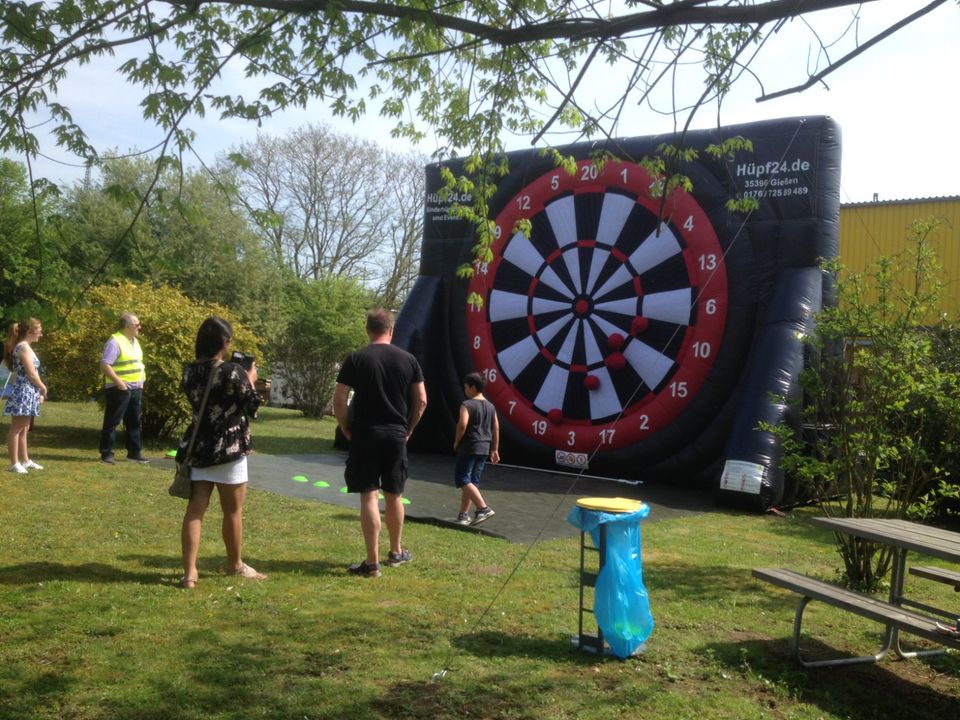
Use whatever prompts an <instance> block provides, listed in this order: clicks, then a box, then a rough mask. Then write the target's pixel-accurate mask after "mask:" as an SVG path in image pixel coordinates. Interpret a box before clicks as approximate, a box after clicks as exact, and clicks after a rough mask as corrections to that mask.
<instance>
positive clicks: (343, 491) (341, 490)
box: [340, 487, 347, 495]
mask: <svg viewBox="0 0 960 720" xmlns="http://www.w3.org/2000/svg"><path fill="white" fill-rule="evenodd" d="M340 492H342V493H343V494H344V495H346V494H347V489H346V488H345V487H342V488H340Z"/></svg>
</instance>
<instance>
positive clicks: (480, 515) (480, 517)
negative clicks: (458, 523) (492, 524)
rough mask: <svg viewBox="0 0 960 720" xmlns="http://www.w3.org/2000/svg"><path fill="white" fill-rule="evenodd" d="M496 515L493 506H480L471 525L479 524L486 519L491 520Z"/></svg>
mask: <svg viewBox="0 0 960 720" xmlns="http://www.w3.org/2000/svg"><path fill="white" fill-rule="evenodd" d="M494 515H496V513H495V512H494V511H493V508H492V507H485V508H480V509H479V510H477V511H476V512H475V513H474V514H473V522H472V523H470V524H471V525H479V524H480V523H482V522H483V521H484V520H489V519H490V518H492V517H493V516H494Z"/></svg>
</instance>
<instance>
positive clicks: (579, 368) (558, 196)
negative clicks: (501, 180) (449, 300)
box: [467, 160, 727, 452]
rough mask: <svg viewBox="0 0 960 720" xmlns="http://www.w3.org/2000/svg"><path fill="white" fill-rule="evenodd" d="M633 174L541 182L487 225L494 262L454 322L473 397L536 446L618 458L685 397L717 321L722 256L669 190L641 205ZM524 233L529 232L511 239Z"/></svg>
mask: <svg viewBox="0 0 960 720" xmlns="http://www.w3.org/2000/svg"><path fill="white" fill-rule="evenodd" d="M651 184H652V180H651V178H650V176H649V175H648V174H647V173H646V172H645V171H644V170H643V169H642V168H641V167H640V166H638V165H635V164H632V163H626V162H607V163H606V164H605V165H604V166H603V167H602V169H598V168H597V166H595V165H594V164H593V163H592V162H591V161H589V160H587V161H581V162H580V163H579V165H578V168H577V172H576V174H574V175H570V174H568V173H567V172H566V171H564V170H560V169H557V170H554V171H551V172H548V173H546V174H544V175H542V176H541V177H539V178H537V179H536V180H535V181H533V182H532V183H530V184H529V185H527V186H526V187H524V188H523V189H522V190H520V192H518V193H517V194H516V195H515V196H514V197H513V198H512V199H511V200H510V201H508V202H507V204H506V205H505V206H504V207H503V209H502V210H501V211H500V213H499V214H498V215H497V217H496V229H495V237H496V238H497V240H496V242H495V244H494V246H493V260H492V261H491V262H490V263H488V264H485V265H481V266H479V267H478V268H477V270H478V271H477V273H476V274H475V275H474V277H473V278H472V279H471V282H470V288H469V290H470V292H472V293H477V295H479V296H480V297H482V298H483V300H484V302H483V305H482V306H480V305H471V306H469V307H468V310H467V330H468V333H469V338H470V348H471V353H472V359H473V363H474V366H475V367H476V369H477V371H478V372H480V373H482V374H483V375H484V376H485V377H486V380H487V389H486V391H485V395H486V396H487V397H488V398H490V400H491V401H492V402H493V403H494V405H495V406H496V407H497V410H498V411H499V413H500V418H501V421H502V422H508V423H510V424H511V425H513V426H515V427H516V428H517V429H518V430H519V431H520V432H523V433H524V434H526V435H528V436H530V437H532V438H534V439H535V440H536V441H537V442H539V443H543V444H546V445H548V446H551V447H554V448H556V449H562V450H569V451H575V452H594V451H596V450H600V451H605V450H613V449H618V448H624V447H628V446H630V445H633V444H635V443H637V442H640V441H642V440H644V439H647V438H649V437H652V436H653V435H655V434H656V433H657V432H658V431H660V430H662V429H663V428H665V427H667V426H668V425H670V424H671V423H672V422H673V421H675V420H676V418H677V417H678V416H679V415H680V414H681V413H682V412H683V411H684V409H685V408H686V407H687V405H688V404H689V403H690V401H691V400H692V399H693V398H694V397H696V395H697V393H698V391H699V390H700V388H701V386H702V385H703V383H704V380H705V379H706V377H707V374H708V373H709V370H710V368H711V366H712V364H713V362H714V359H715V358H716V355H717V353H718V351H719V347H720V343H721V340H722V338H723V333H724V324H725V322H726V315H727V276H726V268H725V265H724V258H723V249H722V247H721V244H720V242H719V240H718V239H717V235H716V232H715V231H714V229H713V227H712V225H711V224H710V222H709V220H708V219H707V217H706V215H705V213H704V212H703V211H702V210H701V208H700V206H699V205H698V204H697V202H696V201H695V200H694V199H693V198H692V197H691V196H690V195H689V194H687V193H685V192H683V191H682V190H677V191H674V192H673V193H672V194H671V195H669V196H668V198H667V199H666V201H665V202H662V201H661V200H660V199H659V198H651V197H650V190H649V188H650V187H651ZM521 221H529V233H525V232H523V231H521V229H520V228H521V227H522V226H523V224H521Z"/></svg>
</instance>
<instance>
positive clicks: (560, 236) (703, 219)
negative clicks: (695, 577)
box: [394, 117, 840, 510]
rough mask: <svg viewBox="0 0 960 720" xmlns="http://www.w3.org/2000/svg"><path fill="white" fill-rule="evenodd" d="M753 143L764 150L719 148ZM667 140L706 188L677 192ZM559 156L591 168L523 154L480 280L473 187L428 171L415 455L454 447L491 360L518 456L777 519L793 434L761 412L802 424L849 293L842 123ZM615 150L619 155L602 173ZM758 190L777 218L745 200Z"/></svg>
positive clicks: (513, 159) (768, 126) (410, 324)
mask: <svg viewBox="0 0 960 720" xmlns="http://www.w3.org/2000/svg"><path fill="white" fill-rule="evenodd" d="M735 136H742V137H743V138H746V139H748V140H750V141H751V142H752V144H753V149H752V151H749V152H747V151H741V152H738V153H737V154H736V157H734V158H733V159H729V158H724V159H714V158H713V157H712V156H711V155H710V153H708V152H707V147H708V146H710V145H716V144H719V143H721V142H722V141H723V140H724V139H728V138H731V137H735ZM661 144H670V145H681V144H682V146H683V147H684V148H691V149H694V150H696V151H697V156H698V158H697V159H696V160H694V161H692V162H689V163H686V164H685V165H684V166H682V167H681V168H680V169H679V171H680V172H682V173H683V174H684V175H686V176H687V177H689V179H690V181H691V182H692V189H690V191H689V192H687V191H684V190H682V189H678V190H675V191H674V192H672V193H671V194H670V195H668V197H667V199H666V201H663V200H661V199H659V198H657V197H656V196H655V193H652V190H651V183H652V179H651V177H650V176H649V175H648V174H647V172H646V171H645V170H644V169H643V168H642V167H641V166H640V165H639V164H637V161H639V160H640V159H641V158H644V157H652V156H654V155H656V154H657V152H658V148H659V147H660V146H661ZM559 150H560V152H562V153H563V154H565V155H571V156H573V157H575V158H576V159H577V160H578V161H579V163H578V166H577V172H576V173H575V174H573V175H571V174H569V173H568V172H566V171H564V170H561V169H558V168H556V167H555V166H554V164H553V163H552V162H551V161H549V160H548V159H546V158H545V157H544V156H543V155H542V154H541V153H540V152H539V151H536V150H529V151H523V152H515V153H510V154H509V156H508V158H509V166H510V173H509V175H508V176H507V177H506V178H504V179H503V180H502V181H501V182H500V183H499V185H498V190H497V194H496V195H495V196H494V198H493V200H492V202H491V219H492V220H494V221H495V223H496V225H495V227H496V230H495V237H496V238H497V239H496V242H495V244H494V246H493V259H492V260H491V261H490V262H489V263H484V264H482V265H478V266H477V272H476V274H475V275H474V277H473V278H472V279H470V280H461V279H458V278H457V275H456V270H457V268H458V267H460V266H461V265H462V264H464V263H469V262H471V261H472V260H473V246H474V244H475V243H474V239H473V233H472V230H471V228H470V226H468V225H467V224H466V223H465V222H464V221H462V220H459V219H458V218H456V217H455V216H454V215H453V214H452V213H451V205H452V204H454V203H464V204H468V203H469V202H470V198H468V197H456V196H454V197H449V198H446V199H444V198H442V197H441V194H440V193H439V190H440V188H441V187H442V183H441V181H440V169H439V167H437V166H428V167H427V169H426V172H427V202H426V216H425V219H426V222H425V228H424V240H423V248H422V261H421V270H420V277H419V279H418V281H417V283H416V285H415V287H414V289H413V292H412V293H411V295H410V297H409V299H408V300H407V302H406V304H405V305H404V307H403V309H402V311H401V313H400V315H399V317H398V318H397V327H396V330H395V332H394V342H395V343H396V344H398V345H400V346H401V347H405V348H406V349H408V350H410V351H411V352H413V353H414V354H415V355H416V356H417V357H418V358H419V359H420V361H421V363H422V365H423V368H424V372H425V375H426V383H427V392H428V396H429V407H428V409H427V413H426V415H425V417H424V419H423V421H422V422H421V425H420V426H419V427H418V429H417V432H416V434H415V436H414V438H413V441H412V447H413V448H414V449H420V450H437V451H445V452H447V451H449V450H450V448H451V445H452V438H453V429H454V426H455V423H456V417H457V409H458V407H459V404H460V402H461V400H462V399H463V390H462V384H461V379H462V377H463V376H464V375H465V374H466V373H467V372H470V371H474V370H476V371H477V372H480V373H482V374H483V375H484V376H485V377H486V378H487V382H488V385H487V390H486V393H485V394H486V395H487V397H489V398H490V400H491V401H492V402H493V403H494V404H495V405H496V407H497V410H498V414H499V416H500V422H501V428H502V443H501V445H502V447H501V455H502V456H503V457H504V459H505V462H510V463H515V464H524V465H531V466H537V467H543V468H554V469H555V468H558V467H563V468H565V469H571V468H573V469H576V468H589V470H590V472H591V473H593V474H596V473H600V474H606V475H611V476H615V477H623V478H637V479H643V480H659V481H665V482H674V483H689V482H699V483H711V484H712V485H713V486H714V487H715V488H716V491H717V495H718V500H720V501H722V502H726V503H731V504H735V505H738V506H741V507H749V508H752V509H757V510H762V509H766V508H769V507H771V506H773V505H776V504H777V503H779V502H781V500H782V498H783V496H784V493H785V490H786V491H789V488H786V489H785V488H784V480H783V474H782V471H781V470H780V466H779V454H780V448H779V444H778V442H777V440H776V438H775V437H774V436H772V435H771V434H770V433H767V432H762V431H760V430H759V429H758V423H760V422H761V421H766V422H770V423H774V424H775V423H780V422H791V421H792V419H791V418H790V417H789V415H790V412H789V408H790V406H791V405H792V403H791V402H790V400H791V399H792V398H795V397H796V396H797V394H798V387H797V377H798V375H799V373H800V371H801V369H802V367H803V355H804V349H803V344H802V342H801V337H802V335H803V334H804V333H806V332H808V331H809V329H810V322H811V317H812V315H813V313H815V312H816V311H817V310H818V309H820V308H821V307H822V306H823V304H824V302H825V298H827V300H826V301H827V302H829V298H831V297H832V285H831V284H830V280H829V278H827V277H824V276H823V273H822V272H821V270H820V269H819V260H820V259H821V258H833V257H835V256H836V254H837V234H838V223H839V212H840V201H839V183H840V129H839V127H838V126H837V124H836V123H835V122H833V121H832V120H831V119H829V118H825V117H807V118H791V119H783V120H775V121H769V122H759V123H751V124H746V125H737V126H730V127H725V128H719V129H716V130H711V131H698V132H690V133H688V134H687V135H686V136H684V137H683V138H682V139H680V138H678V137H674V136H654V137H641V138H629V139H622V140H617V141H615V142H613V141H609V142H603V143H583V144H577V145H571V146H567V147H563V148H559ZM598 151H606V152H609V153H611V154H612V155H613V156H614V157H615V158H616V159H615V160H613V161H608V162H606V163H604V164H603V165H602V166H598V165H597V164H595V163H594V162H593V161H592V159H591V158H593V157H595V154H596V153H597V152H598ZM450 169H451V170H452V171H453V172H454V173H460V172H461V171H462V168H461V167H459V166H458V165H457V164H456V163H453V164H451V165H450ZM744 195H746V196H752V197H754V198H756V199H757V200H758V201H759V209H757V210H754V211H752V212H750V213H748V214H740V213H733V212H731V211H730V210H728V209H727V201H728V200H730V199H731V198H735V197H741V196H744ZM521 221H528V222H529V226H528V227H529V229H528V230H527V231H526V232H523V231H522V230H521V229H522V227H523V225H524V224H525V223H523V222H521ZM518 223H521V225H520V226H518ZM476 297H479V298H481V299H482V302H472V303H471V302H470V300H471V299H472V298H476Z"/></svg>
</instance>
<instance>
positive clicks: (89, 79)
mask: <svg viewBox="0 0 960 720" xmlns="http://www.w3.org/2000/svg"><path fill="white" fill-rule="evenodd" d="M926 4H927V0H923V1H919V2H915V1H914V0H884V1H883V2H878V3H875V4H873V3H868V4H867V5H866V6H865V7H864V9H863V16H864V21H863V22H862V23H861V25H860V28H859V32H860V37H861V38H868V37H870V36H872V35H873V34H875V33H876V32H877V31H879V30H881V29H883V28H885V27H886V25H888V24H889V23H890V22H891V21H892V20H893V19H898V18H900V17H902V16H903V15H905V14H907V13H908V12H909V11H910V10H912V9H916V8H920V7H923V6H925V5H926ZM851 14H852V11H851V10H850V9H843V10H837V11H828V12H823V13H818V14H816V15H813V16H810V17H809V22H810V23H812V24H813V25H814V26H815V27H816V29H817V30H818V32H820V34H821V37H825V38H833V37H835V36H836V35H837V34H838V33H839V31H840V29H841V28H843V27H846V26H847V25H848V24H849V21H850V17H851ZM806 30H807V28H806V24H805V23H804V22H800V21H793V22H792V23H789V24H788V25H786V26H785V27H784V28H783V29H781V31H780V32H779V33H778V34H777V35H776V36H775V37H773V38H772V39H771V40H770V41H769V42H768V43H767V44H766V45H764V47H763V49H762V51H761V53H760V54H759V55H758V57H757V58H756V61H755V62H754V63H753V64H752V66H751V69H752V71H754V72H755V73H756V75H757V76H758V79H759V81H760V82H762V83H763V86H764V87H765V88H766V89H767V90H768V91H773V90H778V89H782V88H784V87H790V86H793V85H796V84H798V83H800V82H803V80H804V79H805V77H806V74H805V72H806V68H807V67H808V65H809V64H810V63H811V62H813V61H814V60H815V56H813V55H811V52H812V48H811V46H810V36H809V34H808V32H806ZM958 37H960V5H958V3H956V2H954V1H951V2H948V3H945V4H944V5H942V6H941V7H939V8H938V9H937V10H935V11H933V12H932V13H930V14H928V15H927V16H925V17H924V18H921V19H920V20H918V21H916V22H915V23H913V24H912V25H909V26H908V27H906V28H904V29H902V30H900V31H898V32H897V33H896V34H895V35H893V36H892V37H890V38H887V39H886V40H884V41H883V42H881V43H880V44H879V45H877V46H876V47H874V48H872V49H871V50H869V51H868V52H867V53H866V54H864V55H861V56H860V57H859V58H857V59H855V60H853V61H852V62H851V63H849V64H847V65H846V66H844V67H843V68H841V69H840V70H839V71H837V72H836V73H834V74H833V75H830V76H828V78H827V79H826V81H825V82H826V86H824V85H820V86H817V87H814V88H811V89H810V90H807V91H805V92H803V93H800V94H793V95H788V96H786V97H784V98H781V99H777V100H774V101H770V102H764V103H757V102H756V101H755V98H756V97H757V96H758V95H759V94H760V86H759V84H758V82H757V81H756V80H754V79H753V78H752V77H749V76H744V77H743V78H742V79H741V80H740V82H738V83H737V84H736V85H735V86H734V90H733V92H732V93H731V94H730V95H729V96H728V97H727V98H726V99H725V100H724V103H723V106H722V108H721V110H720V113H719V120H720V123H721V124H723V125H729V124H735V123H741V122H752V121H756V120H762V119H770V118H778V117H792V116H800V115H829V116H831V117H833V118H834V119H836V120H837V121H838V122H839V124H840V126H841V128H842V132H843V161H842V170H841V202H845V203H849V202H864V201H869V200H872V199H873V198H874V197H875V196H876V197H877V198H878V199H879V200H894V199H907V198H924V197H938V196H955V195H960V172H958V171H957V168H958V167H960V139H958V137H957V129H956V128H957V126H958V125H960V122H958V117H960V91H958V89H957V88H958V85H957V80H956V75H957V72H958V70H960V43H958V42H957V40H956V39H957V38H958ZM839 49H840V46H839V45H838V46H837V47H836V48H835V49H834V51H835V53H838V52H839ZM120 62H121V59H120V58H114V59H107V60H98V61H96V62H94V63H92V64H91V65H90V66H87V67H85V68H83V69H81V70H80V71H79V72H76V73H75V74H73V75H71V77H70V78H69V79H68V80H67V81H65V82H64V83H62V85H61V97H60V100H61V102H64V104H66V105H67V106H69V107H70V108H71V110H72V111H73V113H74V116H75V119H77V120H78V121H79V123H80V124H81V125H82V126H83V127H84V128H85V130H86V131H87V133H88V135H89V136H90V138H91V140H92V141H93V143H94V144H95V145H96V146H97V147H99V148H119V149H120V150H121V151H125V150H128V149H130V148H140V149H143V148H147V147H150V146H152V145H153V144H155V143H156V142H157V141H158V140H159V139H160V137H161V134H160V133H159V131H157V130H156V129H155V128H152V127H151V126H150V125H148V124H147V123H145V122H144V121H143V120H142V118H141V116H140V111H139V107H138V105H137V102H138V100H139V97H140V95H139V94H137V90H136V89H131V88H129V87H128V86H126V85H125V84H124V82H123V81H122V79H120V78H119V76H117V74H116V73H115V68H116V66H117V65H119V64H120ZM608 72H609V71H608ZM233 81H234V82H236V83H237V85H238V88H239V87H242V83H243V80H242V78H240V77H239V76H237V77H236V78H234V79H233ZM690 84H691V85H692V88H691V90H692V91H694V92H697V93H699V85H698V84H697V82H692V83H690ZM594 88H595V91H596V92H597V93H598V96H599V97H602V94H603V93H604V91H605V90H606V91H609V90H610V87H604V81H603V80H602V78H601V79H600V80H599V81H597V82H596V83H594ZM662 104H663V102H661V105H662ZM717 117H718V113H717V108H716V106H711V107H708V108H704V109H703V110H701V111H700V112H699V113H698V115H697V116H696V118H695V121H694V123H693V125H692V127H693V128H694V129H697V128H703V127H712V126H715V125H716V124H717ZM308 122H314V123H318V122H325V123H327V124H329V125H331V126H332V127H334V128H336V129H337V130H339V131H342V132H348V133H351V134H354V135H357V136H359V137H363V138H366V139H370V140H374V141H376V142H378V143H381V144H384V145H385V146H387V147H388V148H389V149H391V150H405V149H413V148H411V146H410V145H409V144H405V143H402V142H399V141H393V140H391V139H390V138H389V128H390V127H391V124H390V123H387V122H385V121H382V120H380V119H379V118H378V117H377V116H376V115H375V114H371V115H368V116H367V117H365V118H363V119H361V121H359V122H358V123H356V124H353V123H351V122H350V121H348V120H344V119H339V118H335V117H333V116H332V114H331V113H330V112H329V111H328V110H327V109H326V108H325V107H324V106H323V105H322V104H320V103H315V104H314V105H311V106H310V107H308V108H307V109H306V110H296V111H288V112H284V113H282V114H280V115H278V116H276V117H274V118H272V119H270V120H268V121H267V122H266V123H265V124H264V126H263V127H262V128H261V129H260V132H265V133H270V134H282V133H284V132H286V131H288V130H290V129H293V128H295V127H299V126H302V125H304V124H306V123H308ZM190 127H191V128H193V129H194V130H195V131H196V132H197V135H198V139H197V143H196V148H197V151H198V153H199V155H200V157H201V158H202V159H203V160H204V162H207V163H212V162H213V161H214V160H215V158H216V156H217V154H218V153H223V152H227V151H229V150H230V149H231V148H234V147H236V146H237V145H238V144H240V143H242V142H247V141H251V140H253V139H254V138H255V137H256V134H257V132H258V129H257V128H256V126H255V125H254V124H253V123H246V122H241V121H219V120H217V119H216V118H213V117H208V118H204V119H200V120H194V121H191V123H190ZM673 129H674V122H673V120H671V119H670V118H668V117H664V116H662V115H660V114H657V113H654V112H651V111H650V110H648V109H645V108H636V110H635V111H634V112H632V113H631V114H630V115H627V116H625V119H624V121H623V122H622V123H621V125H620V127H619V128H618V132H617V134H618V135H620V136H634V135H650V134H657V133H663V132H670V131H672V130H673ZM551 140H552V141H554V142H558V143H559V142H563V139H560V138H551ZM506 142H507V145H508V148H509V149H514V150H516V149H522V148H525V147H529V146H530V139H529V138H521V137H512V138H507V139H506ZM415 149H417V150H420V151H422V152H424V153H425V154H428V155H429V154H430V153H432V152H433V151H434V150H435V149H436V148H435V144H434V145H431V143H430V142H426V143H424V144H422V145H421V146H419V147H418V148H415ZM43 152H44V154H46V155H49V156H50V157H51V158H55V159H60V160H62V161H66V162H74V163H75V162H76V161H75V160H73V159H72V158H69V157H67V156H65V155H64V154H62V153H59V152H58V151H57V150H56V149H55V148H54V147H53V144H52V142H49V143H47V144H45V146H44V148H43ZM33 171H34V175H35V176H42V177H47V178H48V179H51V180H53V181H54V182H68V183H69V182H72V181H76V180H79V179H80V178H82V176H83V168H82V167H78V166H71V165H68V164H60V163H57V162H53V161H51V160H50V159H47V158H43V157H40V158H37V159H36V160H35V162H34V166H33Z"/></svg>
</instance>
